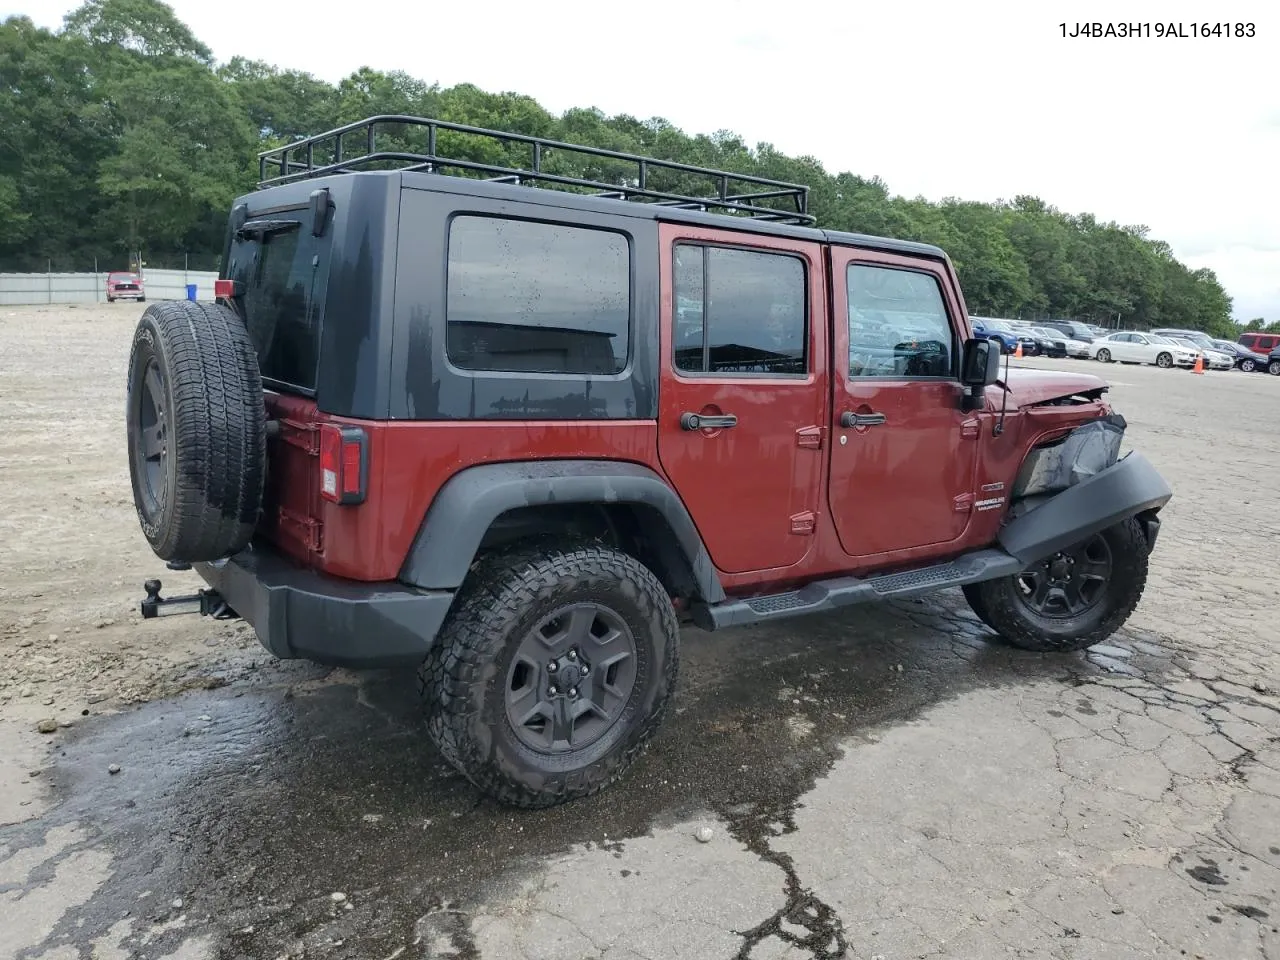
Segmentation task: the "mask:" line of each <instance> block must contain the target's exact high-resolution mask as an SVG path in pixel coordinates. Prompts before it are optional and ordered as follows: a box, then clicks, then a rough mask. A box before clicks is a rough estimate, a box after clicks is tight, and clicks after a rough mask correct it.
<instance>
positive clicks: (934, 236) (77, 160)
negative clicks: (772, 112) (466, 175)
mask: <svg viewBox="0 0 1280 960" xmlns="http://www.w3.org/2000/svg"><path fill="white" fill-rule="evenodd" d="M380 113H403V114H414V115H417V116H428V117H435V118H438V119H441V120H448V121H454V122H457V123H465V124H470V125H474V126H479V127H487V128H497V129H502V130H509V131H513V132H518V133H527V134H533V135H538V136H545V137H549V138H553V139H557V140H565V141H569V142H573V143H581V144H585V145H589V146H596V147H603V148H607V149H613V150H621V151H626V152H631V153H641V154H645V155H649V156H654V157H659V158H662V159H667V160H675V161H679V162H682V163H689V164H695V165H702V166H710V167H716V168H720V169H726V170H732V171H735V172H741V173H755V174H760V175H763V176H767V177H773V178H777V179H782V180H788V181H793V182H799V183H804V184H807V185H808V186H809V187H810V198H809V200H810V211H811V212H812V213H813V214H815V215H816V217H817V219H818V223H819V224H820V225H821V226H824V227H829V228H832V229H839V230H849V231H855V232H860V233H870V234H880V235H888V236H893V237H899V238H904V239H912V240H921V241H925V242H929V243H934V244H937V245H939V246H941V247H942V248H944V249H945V250H946V251H947V253H948V254H949V255H950V256H951V258H952V260H953V262H954V263H955V266H956V269H957V271H958V272H959V275H960V279H961V283H962V285H963V288H964V294H965V299H966V301H967V303H968V305H969V309H970V310H971V311H972V312H973V313H975V314H979V315H991V316H1006V317H1015V316H1020V317H1025V318H1048V317H1059V318H1076V319H1082V320H1088V321H1092V322H1099V323H1104V324H1107V325H1110V326H1114V325H1122V326H1131V327H1137V328H1150V327H1154V326H1185V327H1194V328H1197V329H1203V330H1207V331H1210V332H1213V333H1217V334H1220V335H1226V336H1230V337H1232V338H1234V336H1235V334H1236V332H1237V328H1236V326H1235V325H1234V324H1233V323H1232V322H1231V320H1230V311H1231V300H1230V298H1229V297H1228V296H1227V294H1226V291H1225V290H1224V289H1223V287H1222V285H1221V284H1220V283H1219V282H1218V280H1217V278H1216V277H1215V276H1214V274H1213V272H1212V271H1211V270H1207V269H1200V270H1191V269H1189V268H1188V267H1187V266H1186V265H1184V264H1182V263H1180V262H1179V261H1178V260H1177V259H1176V258H1175V257H1174V256H1173V253H1172V251H1171V250H1170V248H1169V245H1168V244H1167V243H1165V242H1163V241H1160V240H1157V239H1155V238H1152V237H1150V236H1149V235H1148V231H1147V229H1146V228H1145V227H1142V226H1124V225H1120V224H1117V223H1113V222H1102V221H1099V220H1098V219H1097V218H1095V217H1094V216H1092V215H1091V214H1088V213H1079V214H1073V213H1067V212H1064V211H1061V210H1058V209H1056V208H1055V207H1053V206H1051V205H1050V204H1049V203H1047V202H1045V201H1044V200H1041V199H1040V198H1037V197H1032V196H1018V197H1014V198H1013V199H1011V200H1008V201H1004V202H999V203H976V202H970V201H964V200H959V199H953V198H949V199H945V200H942V201H941V202H937V203H934V202H930V201H927V200H925V199H923V198H919V197H917V198H914V199H911V198H905V197H900V196H894V195H892V194H891V193H890V191H889V186H888V184H887V183H885V182H884V181H883V180H881V179H880V178H879V177H875V176H873V177H864V176H860V175H857V174H854V173H850V172H841V173H836V174H832V173H829V172H828V171H827V170H825V169H824V168H823V166H822V164H820V163H819V162H818V161H817V160H815V159H814V158H812V157H807V156H801V157H790V156H787V155H785V154H783V153H781V152H779V151H778V150H776V149H775V148H774V147H773V146H772V145H770V144H768V143H761V144H758V145H756V146H755V147H751V146H749V145H747V144H746V143H745V142H743V140H742V139H741V138H740V137H738V136H736V135H734V134H732V133H730V132H726V131H720V132H716V133H712V134H697V135H689V134H686V133H684V132H683V131H681V130H679V129H677V128H676V127H675V126H673V125H672V124H670V123H668V122H667V121H665V120H662V119H659V118H651V119H646V120H641V119H637V118H635V117H631V116H626V115H619V116H606V115H605V114H604V113H602V112H601V111H599V110H596V109H588V108H579V109H572V110H569V111H567V112H565V113H564V114H563V115H560V116H556V115H554V114H552V113H550V112H548V111H547V110H546V109H544V108H543V107H542V106H541V105H539V104H538V103H537V101H535V100H534V99H533V98H531V97H528V96H523V95H520V94H517V93H490V92H486V91H484V90H481V89H479V88H477V87H475V86H473V85H470V84H460V85H458V86H454V87H448V88H441V87H439V86H435V85H430V84H426V83H424V82H422V81H420V80H417V79H415V78H413V77H411V76H408V75H407V74H405V73H402V72H382V71H378V70H373V69H370V68H367V67H366V68H362V69H360V70H358V71H356V72H355V73H353V74H351V75H350V76H348V77H346V78H344V79H343V80H342V81H341V82H339V83H338V84H336V85H334V84H330V83H327V82H325V81H322V80H319V79H317V78H316V77H314V76H312V75H310V74H308V73H305V72H302V71H298V70H286V69H280V68H278V67H276V66H273V65H271V64H268V63H263V62H260V61H252V60H246V59H243V58H240V57H235V58H233V59H231V60H230V61H229V62H226V63H217V62H215V60H214V58H213V55H212V53H211V51H210V50H209V48H208V47H207V46H206V45H205V44H203V43H201V42H200V40H199V39H198V38H197V37H196V36H195V35H194V34H193V33H192V32H191V30H190V29H189V28H188V27H187V26H186V25H185V24H184V23H182V22H181V21H180V20H179V19H178V18H177V17H176V16H175V15H174V12H173V10H172V9H171V8H170V7H169V6H167V5H166V4H164V3H161V2H159V0H89V2H87V3H85V4H84V5H83V6H81V7H80V8H78V9H77V10H75V11H73V12H72V13H70V14H69V15H68V16H67V17H66V19H65V21H64V22H63V24H62V26H61V28H59V29H57V30H47V29H44V28H40V27H37V26H35V25H34V24H33V23H32V22H31V20H30V19H29V18H26V17H10V18H9V19H7V20H5V21H4V23H3V24H0V130H2V131H4V136H3V138H2V139H0V224H3V225H4V229H3V230H0V269H6V270H44V269H46V265H48V264H50V263H52V264H53V265H54V269H72V268H78V269H84V268H85V266H84V265H85V264H87V263H89V262H91V261H92V260H94V259H95V258H96V260H97V261H98V262H99V264H101V265H102V269H107V268H108V267H113V268H118V267H123V266H125V265H126V263H127V257H128V252H129V251H134V250H142V251H143V252H144V256H145V258H146V260H147V262H148V263H149V264H151V265H153V266H160V265H165V266H178V265H181V264H182V262H183V258H184V256H189V257H190V263H191V265H192V266H193V267H196V266H199V267H202V268H205V269H213V268H216V266H217V261H218V257H219V253H220V250H221V247H222V241H223V232H224V230H225V226H226V216H227V213H228V211H229V209H230V202H231V200H232V199H233V198H234V197H235V196H237V195H239V194H242V193H245V192H248V191H249V190H251V189H253V187H254V185H255V183H256V182H257V178H258V169H257V153H258V151H259V150H263V149H268V148H270V147H274V146H278V145H282V144H284V143H287V142H289V141H291V140H293V139H296V138H298V137H302V136H306V135H310V134H314V133H318V132H322V131H324V130H328V129H331V128H333V127H336V126H339V125H341V124H344V123H348V122H353V121H356V120H360V119H363V118H364V117H367V116H370V115H373V114H380ZM466 140H467V138H465V137H459V138H458V139H457V142H456V143H455V153H456V152H457V151H461V152H462V153H463V154H464V155H467V156H468V158H471V159H479V160H484V161H486V162H501V161H503V160H504V159H508V158H505V157H503V156H501V155H497V156H495V155H494V154H493V151H494V150H497V151H498V153H499V154H501V151H502V148H501V147H496V148H495V147H494V146H493V145H492V144H482V143H468V142H466ZM590 166H592V164H591V163H590V162H578V164H577V168H576V169H571V168H568V167H567V168H565V169H564V170H563V172H566V173H572V174H574V175H577V176H588V175H591V176H595V177H597V178H600V177H603V178H608V177H610V176H612V175H614V173H613V172H612V171H611V170H610V169H608V163H607V162H604V163H603V164H600V163H597V164H595V166H597V167H599V168H598V169H587V168H588V167H590ZM609 182H616V181H612V180H611V181H609ZM1260 323H1261V322H1260V321H1255V323H1254V324H1253V326H1258V325H1260ZM1277 326H1280V324H1277Z"/></svg>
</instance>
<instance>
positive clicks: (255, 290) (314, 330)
mask: <svg viewBox="0 0 1280 960" xmlns="http://www.w3.org/2000/svg"><path fill="white" fill-rule="evenodd" d="M291 216H293V217H296V219H290V217H291ZM303 219H304V217H303V215H302V211H294V212H293V213H292V215H291V214H288V213H286V214H274V215H273V220H277V221H278V222H277V224H276V228H274V229H270V230H266V231H262V232H250V233H248V234H246V235H244V236H242V237H240V238H237V239H234V240H233V242H232V247H231V260H230V263H229V264H228V269H227V275H228V276H229V277H230V278H231V279H234V280H237V281H239V282H240V283H241V284H242V285H243V286H242V293H241V296H240V299H239V305H240V309H241V311H242V313H243V316H244V320H245V326H246V327H247V328H248V331H249V339H250V340H252V341H253V345H254V347H255V348H256V349H257V351H258V366H259V368H260V369H261V370H262V376H263V378H264V379H266V380H267V381H270V383H271V385H272V386H276V387H282V388H285V389H288V388H295V389H299V390H302V391H304V392H311V391H314V390H315V385H316V364H317V362H318V361H319V352H320V349H319V348H320V322H321V319H322V317H323V314H324V299H325V289H326V287H327V285H328V280H329V248H330V237H331V235H332V230H326V231H325V235H324V236H322V237H315V236H312V234H311V230H310V228H309V227H308V226H307V225H306V224H305V223H303V222H301V221H302V220H303ZM285 221H287V222H289V223H291V224H292V226H289V227H280V226H279V223H281V222H285Z"/></svg>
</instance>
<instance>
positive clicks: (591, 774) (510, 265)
mask: <svg viewBox="0 0 1280 960" xmlns="http://www.w3.org/2000/svg"><path fill="white" fill-rule="evenodd" d="M391 136H397V137H398V138H399V140H398V142H396V143H394V144H392V145H390V146H387V145H386V144H387V141H388V138H389V137H391ZM414 136H417V137H418V140H417V141H416V146H414V148H413V149H409V148H407V147H406V143H410V144H411V145H414V143H415V141H412V137H414ZM464 138H465V142H464ZM379 140H381V142H382V144H383V146H382V148H381V149H380V148H379ZM450 141H451V142H453V143H455V144H459V143H461V144H462V148H461V149H459V150H450V149H447V147H448V143H449V142H450ZM477 142H483V143H484V145H485V146H486V147H488V148H489V149H488V150H487V152H484V153H480V154H478V156H479V157H480V158H479V159H477V153H476V152H475V151H474V150H473V149H471V146H473V145H474V144H475V143H477ZM353 144H356V145H358V147H359V148H361V149H359V150H353V149H352V146H353ZM521 155H522V156H523V158H524V159H523V160H521V159H519V157H520V156H521ZM495 156H496V157H498V159H497V160H495V159H494V157H495ZM260 162H261V170H262V175H261V181H262V182H261V184H260V188H259V190H258V191H256V192H254V193H252V194H250V195H248V196H246V197H243V198H241V199H239V200H237V201H236V203H235V204H234V208H233V210H232V212H231V217H230V223H229V229H228V235H227V245H226V251H225V257H224V267H223V270H222V274H221V276H222V279H220V280H219V281H218V282H217V285H216V292H217V302H216V303H196V302H185V301H182V302H175V303H165V304H157V305H155V306H152V307H150V308H149V309H148V310H147V311H146V313H145V314H144V315H143V317H142V319H141V320H140V322H139V324H138V327H137V331H136V335H135V337H134V341H133V350H132V355H131V357H130V360H129V373H128V408H127V411H128V412H127V418H128V446H129V458H130V467H131V472H132V479H133V491H134V499H135V502H136V504H137V512H138V517H139V519H140V521H141V525H142V529H143V532H144V533H145V535H146V537H147V539H148V541H149V542H150V543H151V546H152V548H153V550H154V551H155V553H156V554H157V555H158V556H159V557H160V558H162V559H164V560H167V561H169V566H170V567H172V568H174V569H187V568H189V567H191V566H194V568H195V569H196V571H198V573H199V575H200V576H201V577H202V578H203V579H204V580H205V581H206V582H207V583H208V585H209V589H207V590H202V591H201V592H199V593H198V594H195V595H193V596H190V597H178V598H168V599H164V598H162V597H161V595H160V590H161V586H160V583H159V581H156V580H152V581H149V582H148V584H147V591H146V592H147V596H146V599H145V600H144V601H143V603H142V611H143V614H144V615H145V616H157V615H162V614H168V613H174V612H184V611H199V612H201V613H204V614H206V615H213V616H218V617H229V616H239V617H243V618H244V619H245V620H247V621H248V622H249V623H251V624H252V625H253V626H254V628H255V629H256V631H257V634H258V637H259V638H260V639H261V641H262V643H263V645H264V646H265V647H266V648H267V649H268V650H269V651H271V652H272V653H274V654H275V655H277V656H279V657H302V658H307V659H310V660H314V661H318V662H322V663H326V664H337V665H343V666H348V667H363V666H385V665H389V664H409V665H413V666H415V667H417V669H418V671H419V677H420V681H421V683H420V686H421V690H422V695H423V698H424V701H425V706H426V709H427V711H428V716H429V728H430V731H431V734H432V736H433V739H434V740H435V742H436V743H437V744H438V746H439V748H440V750H441V751H442V752H443V754H444V756H446V757H447V758H448V759H449V760H450V761H451V762H452V763H453V764H454V765H455V766H456V767H457V768H458V769H459V770H460V771H461V772H462V773H464V774H465V775H466V776H467V777H469V778H470V779H471V780H472V781H473V782H474V783H475V784H476V785H477V786H478V787H480V788H481V789H483V790H484V791H486V792H488V793H489V794H491V795H493V796H495V797H497V798H499V799H501V800H503V801H506V802H509V803H513V804H517V805H521V806H544V805H550V804H554V803H558V802H561V801H565V800H569V799H572V798H575V797H580V796H583V795H586V794H588V793H591V792H593V791H595V790H598V789H600V788H601V787H603V786H605V785H606V784H608V783H609V782H611V781H612V780H614V779H615V778H617V777H618V776H619V775H620V774H621V773H622V771H623V770H624V769H626V767H627V766H628V765H629V764H630V763H631V762H632V761H633V760H634V758H635V757H636V755H637V753H638V752H639V751H640V749H641V748H642V747H643V745H644V743H645V742H646V740H647V739H648V738H649V737H650V736H651V734H652V733H653V731H654V729H655V727H656V725H657V723H658V721H659V719H660V717H661V715H662V713H663V710H664V707H665V705H666V703H667V701H668V698H669V697H670V695H671V692H672V688H673V685H674V682H675V678H676V664H677V658H678V643H679V630H678V620H679V618H680V617H681V616H685V615H687V616H688V617H690V618H691V619H692V620H693V622H694V623H696V624H697V625H698V626H700V627H702V628H703V629H706V630H715V629H720V628H723V627H731V626H735V625H738V624H747V623H755V622H761V621H774V620H780V619H783V618H786V617H795V616H798V615H801V614H806V613H811V612H818V611H829V610H834V609H836V608H840V607H845V606H851V605H853V604H857V603H861V602H864V601H873V600H881V599H886V598H892V597H906V596H914V595H920V594H926V593H931V592H934V591H938V590H943V589H946V588H949V587H960V588H962V590H963V591H964V595H965V596H966V597H967V599H968V601H969V603H970V604H971V605H972V607H973V609H974V611H975V612H976V613H977V615H978V616H979V617H981V618H982V619H983V620H984V621H985V622H986V623H988V624H989V625H990V626H991V627H992V629H993V630H995V631H996V632H997V633H999V634H1000V635H1002V636H1003V637H1005V638H1006V639H1007V640H1008V641H1009V642H1010V643H1012V644H1015V645H1017V646H1019V647H1024V648H1027V649H1031V650H1039V651H1061V650H1077V649H1081V648H1084V647H1087V646H1089V645H1091V644H1096V643H1098V642H1099V641H1102V640H1103V639H1105V638H1106V637H1108V636H1109V635H1110V634H1111V633H1112V632H1113V631H1115V630H1116V629H1117V628H1118V627H1120V625H1121V624H1123V623H1124V622H1125V620H1126V619H1127V618H1128V616H1129V615H1130V613H1131V612H1132V611H1133V609H1134V607H1135V605H1136V604H1137V603H1138V600H1139V598H1140V596H1141V594H1142V590H1143V586H1144V584H1145V581H1146V576H1147V561H1148V554H1149V552H1150V550H1151V549H1152V546H1153V544H1154V541H1155V538H1156V533H1157V530H1158V527H1159V523H1158V520H1157V514H1158V512H1159V510H1160V509H1161V508H1162V507H1163V506H1164V504H1165V503H1166V502H1167V501H1168V500H1169V498H1170V496H1171V492H1170V489H1169V487H1168V486H1167V485H1166V483H1165V482H1164V480H1163V479H1162V478H1161V477H1160V476H1159V474H1158V473H1157V472H1156V471H1155V469H1154V468H1153V467H1152V466H1151V465H1150V463H1149V462H1148V461H1147V460H1146V459H1144V458H1143V457H1142V456H1141V455H1140V454H1138V453H1130V454H1128V455H1127V456H1125V457H1123V458H1120V457H1119V447H1120V444H1121V440H1122V437H1123V432H1124V428H1125V422H1124V420H1123V418H1121V417H1120V416H1118V415H1116V414H1113V413H1112V411H1111V409H1110V407H1109V405H1108V404H1107V402H1106V400H1105V399H1104V394H1105V393H1106V390H1107V385H1106V384H1105V382H1104V381H1102V380H1100V379H1098V378H1096V377H1093V376H1088V375H1083V374H1076V373H1071V374H1064V373H1059V372H1047V371H1045V372H1037V371H1031V370H1017V369H1015V370H1012V371H1010V370H1009V369H1008V367H1007V364H1006V367H1005V369H1004V371H1003V373H1002V371H1001V368H1000V355H999V350H998V346H997V345H994V344H992V343H991V342H990V341H988V340H985V339H978V338H974V337H972V336H971V332H970V327H969V320H968V317H967V315H966V310H965V305H964V301H963V299H962V297H961V293H960V288H959V286H958V284H957V281H956V276H955V272H954V270H953V269H952V266H951V263H950V262H949V260H948V259H947V256H946V255H945V254H944V253H943V251H942V250H939V249H937V248H935V247H932V246H927V245H924V244H920V243H909V242H902V241H898V240H889V239H882V238H876V237H868V236H860V235H854V234H847V233H838V232H833V231H829V230H823V229H819V228H817V227H815V226H813V217H812V216H811V215H809V214H808V212H807V200H808V194H807V188H805V187H803V186H797V185H795V184H789V183H781V182H776V181H771V180H766V179H762V178H754V177H746V176H739V175H736V174H733V173H728V172H724V171H717V170H707V169H702V168H695V167H689V166H685V165H680V164H674V163H669V162H665V161H662V160H657V159H652V158H645V157H639V156H632V155H628V154H620V153H614V152H608V151H601V150H596V149H594V148H584V147H577V146H573V145H570V144H564V143H558V142H552V141H547V140H544V139H539V138H535V137H528V136H521V135H516V134H510V133H503V132H500V131H487V130H479V129H475V128H470V127H461V126H458V125H455V124H449V123H444V122H438V121H434V120H418V119H414V118H405V117H394V118H389V117H375V118H371V119H369V120H366V121H362V122H360V123H357V124H353V125H350V126H348V127H343V128H340V129H338V130H334V131H330V132H329V133H325V134H322V135H319V136H316V137H313V138H310V139H307V140H303V141H300V142H297V143H294V144H291V145H290V146H288V147H285V148H281V149H278V150H275V151H269V152H267V153H264V154H263V155H262V156H261V158H260ZM387 168H391V169H387ZM571 169H572V170H573V171H574V173H573V175H570V173H569V172H566V171H568V170H571ZM268 174H270V175H268ZM700 185H701V186H700Z"/></svg>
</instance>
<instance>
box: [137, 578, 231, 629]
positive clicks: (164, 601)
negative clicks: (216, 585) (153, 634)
mask: <svg viewBox="0 0 1280 960" xmlns="http://www.w3.org/2000/svg"><path fill="white" fill-rule="evenodd" d="M142 589H143V590H145V591H146V592H147V596H146V599H144V600H143V601H142V618H143V619H144V620H151V619H153V618H155V617H173V616H177V615H178V614H180V613H198V614H200V616H202V617H213V618H214V619H215V620H232V619H235V618H236V617H237V616H238V614H237V613H236V612H235V611H234V610H232V609H231V608H230V607H229V606H227V601H225V600H223V599H222V594H220V593H218V591H217V590H200V591H198V592H196V593H189V594H186V595H185V596H181V597H162V596H160V590H161V583H160V581H159V580H148V581H147V582H146V583H144V584H143V585H142Z"/></svg>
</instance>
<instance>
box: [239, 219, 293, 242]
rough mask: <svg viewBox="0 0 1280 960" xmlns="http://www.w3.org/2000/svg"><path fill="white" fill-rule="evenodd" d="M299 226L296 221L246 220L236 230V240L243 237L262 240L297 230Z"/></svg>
mask: <svg viewBox="0 0 1280 960" xmlns="http://www.w3.org/2000/svg"><path fill="white" fill-rule="evenodd" d="M300 226H302V224H300V223H298V221H297V220H246V221H245V222H244V223H242V224H241V225H240V226H239V227H238V228H237V229H236V239H237V240H243V239H244V238H245V237H257V238H258V239H262V238H263V237H265V236H267V235H268V234H272V233H285V232H287V231H289V230H297V229H298V227H300Z"/></svg>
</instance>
